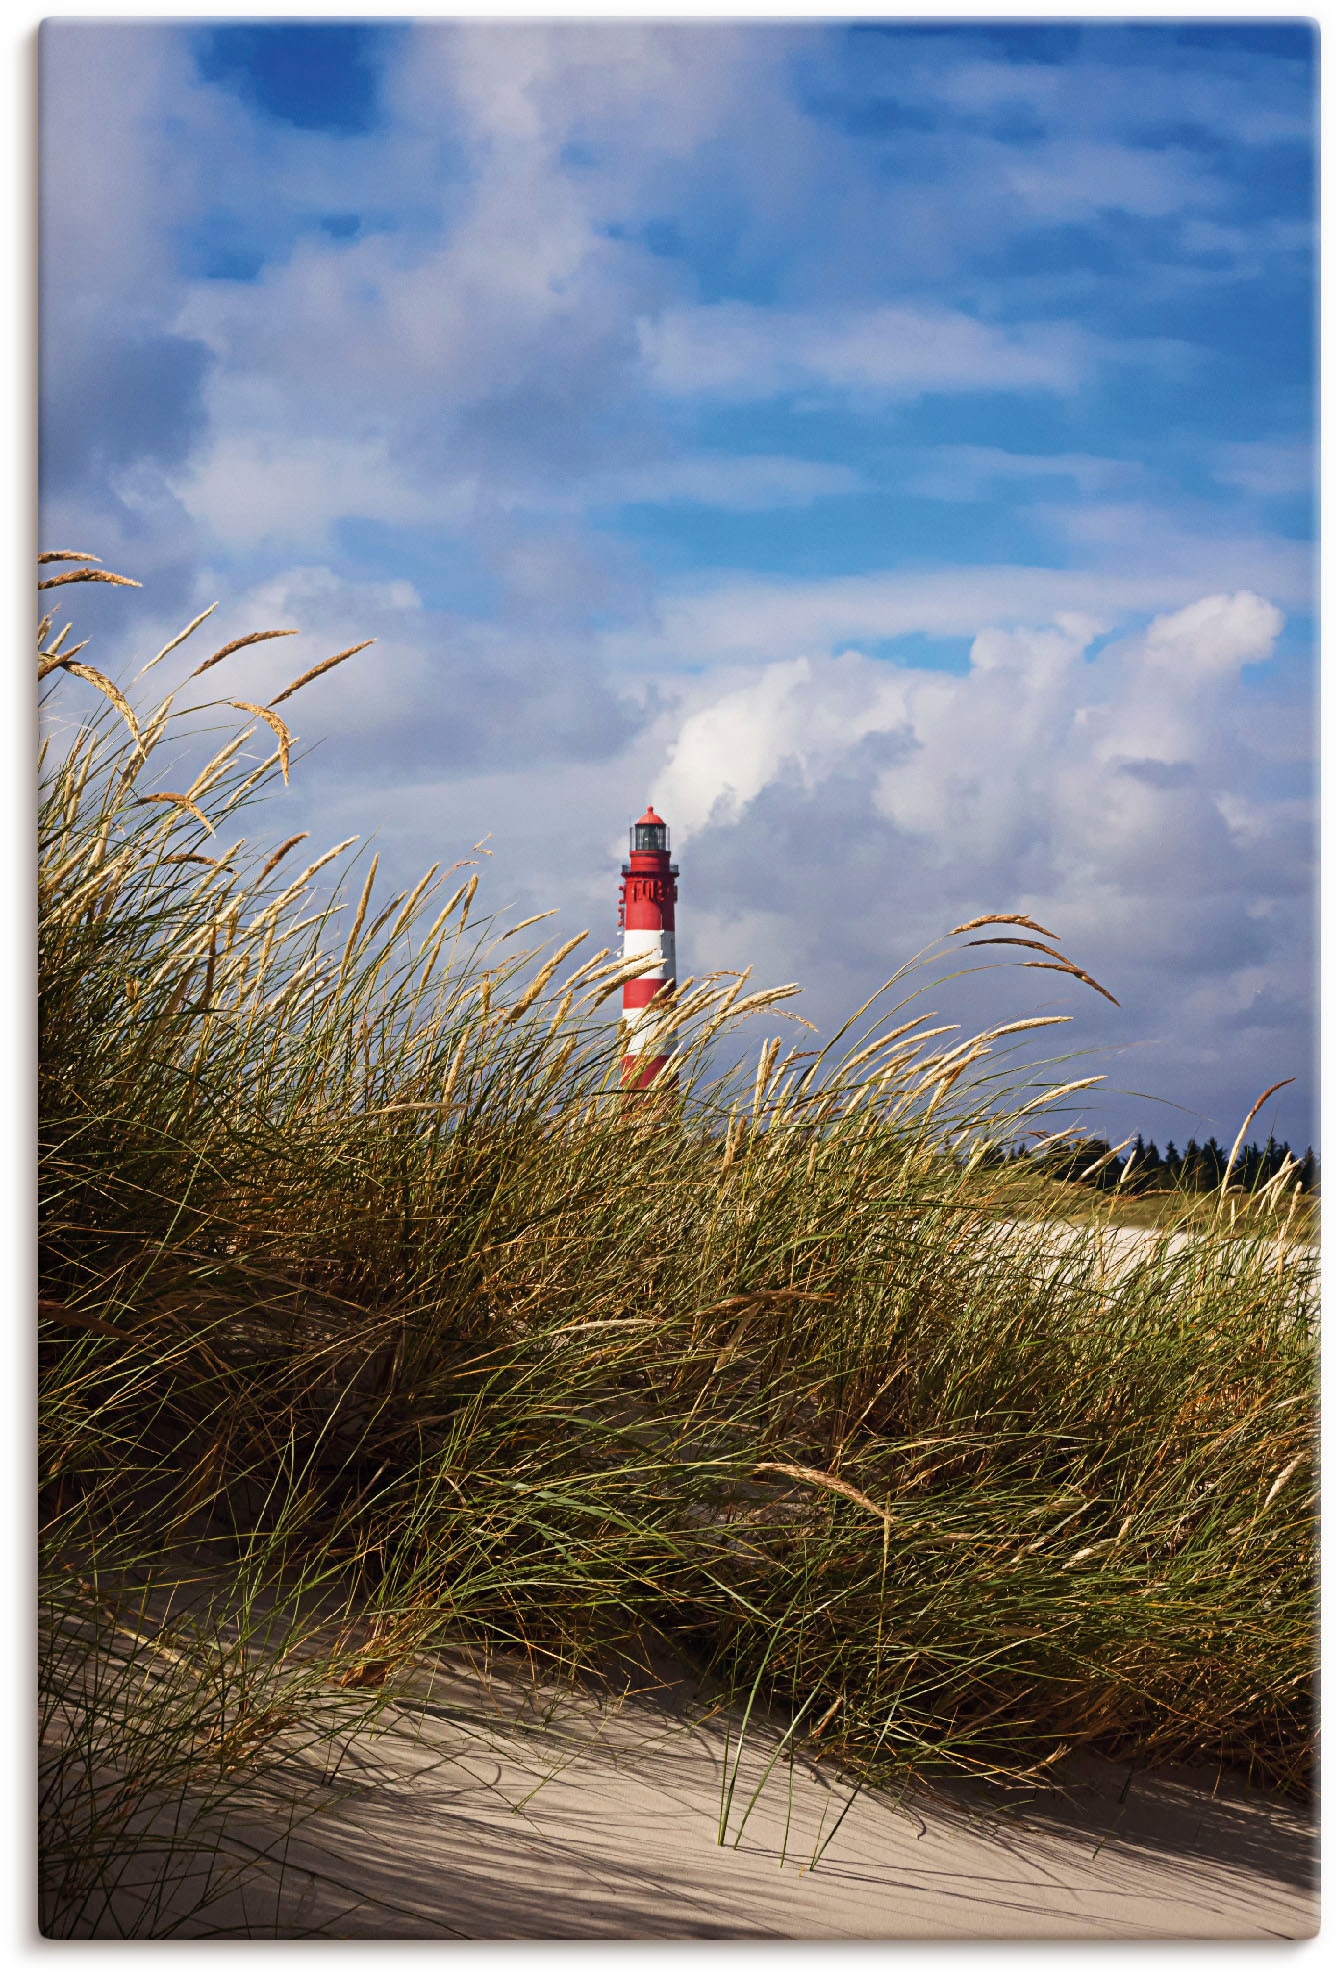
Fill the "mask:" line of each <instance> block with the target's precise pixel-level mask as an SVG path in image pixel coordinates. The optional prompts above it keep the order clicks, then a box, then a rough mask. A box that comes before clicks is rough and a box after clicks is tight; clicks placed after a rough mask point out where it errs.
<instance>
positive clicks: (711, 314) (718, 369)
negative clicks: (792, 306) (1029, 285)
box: [640, 301, 1089, 401]
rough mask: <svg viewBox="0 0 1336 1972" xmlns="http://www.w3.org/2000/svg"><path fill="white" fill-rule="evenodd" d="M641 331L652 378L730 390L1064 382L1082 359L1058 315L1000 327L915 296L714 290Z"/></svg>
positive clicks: (1053, 385)
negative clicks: (828, 299)
mask: <svg viewBox="0 0 1336 1972" xmlns="http://www.w3.org/2000/svg"><path fill="white" fill-rule="evenodd" d="M640 342H641V348H642V350H643V352H644V355H645V358H646V361H647V363H648V365H649V370H650V376H651V379H652V381H653V382H654V384H655V385H656V386H657V387H658V388H659V389H660V390H662V391H664V392H665V393H667V394H669V395H672V396H693V395H696V394H697V393H713V394H718V395H721V396H725V397H729V398H732V399H734V400H737V401H745V400H748V399H757V398H764V397H770V396H774V395H776V394H777V393H779V392H781V391H793V390H802V389H809V390H810V389H814V388H816V389H827V390H836V391H847V392H851V393H854V394H860V395H863V394H872V395H877V396H888V397H916V396H921V395H922V394H923V393H924V392H926V391H976V390H1050V391H1062V392H1065V391H1072V390H1075V389H1076V388H1077V387H1078V385H1079V384H1080V382H1081V381H1082V379H1083V377H1084V376H1085V375H1086V373H1087V370H1088V365H1089V355H1088V351H1087V349H1086V347H1085V344H1084V338H1083V337H1082V336H1081V335H1080V333H1079V332H1078V331H1077V330H1076V329H1074V328H1072V327H1070V326H1068V325H1066V324H1063V323H1022V324H1020V325H1018V326H1015V327H1005V328H1004V327H1001V326H998V325H996V324H992V323H987V322H982V321H979V320H977V319H976V318H975V317H974V316H971V315H966V314H964V313H962V312H961V311H960V310H957V309H950V308H941V307H931V306H926V305H920V306H887V307H879V308H868V309H863V310H857V311H852V310H844V311H838V310H830V311H817V310H811V311H807V312H803V313H794V312H785V311H783V310H781V309H775V308H758V307H755V306H753V305H751V304H749V303H747V302H739V301H730V302H716V303H714V304H712V305H710V306H707V307H702V308H681V309H674V310H669V311H667V312H665V313H663V314H661V315H659V316H657V317H654V318H645V319H643V320H642V322H641V324H640Z"/></svg>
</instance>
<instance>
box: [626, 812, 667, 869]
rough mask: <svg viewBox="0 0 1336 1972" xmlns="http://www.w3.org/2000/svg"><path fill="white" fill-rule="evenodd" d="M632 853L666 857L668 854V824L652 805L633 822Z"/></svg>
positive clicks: (633, 854)
mask: <svg viewBox="0 0 1336 1972" xmlns="http://www.w3.org/2000/svg"><path fill="white" fill-rule="evenodd" d="M631 854H632V856H646V855H649V856H664V857H666V856H667V854H668V824H667V822H665V821H664V819H663V816H662V815H656V814H655V812H654V810H653V808H652V807H648V808H646V810H645V812H644V814H643V815H642V816H641V817H640V820H639V821H638V822H635V823H633V824H632V827H631ZM666 867H667V866H666V864H665V868H666Z"/></svg>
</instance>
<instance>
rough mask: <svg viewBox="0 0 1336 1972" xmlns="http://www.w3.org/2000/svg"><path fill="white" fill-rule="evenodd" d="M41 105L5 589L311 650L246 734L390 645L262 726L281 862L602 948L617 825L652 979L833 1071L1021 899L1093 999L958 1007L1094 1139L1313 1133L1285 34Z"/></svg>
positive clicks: (1291, 41)
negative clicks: (460, 897) (739, 1004)
mask: <svg viewBox="0 0 1336 1972" xmlns="http://www.w3.org/2000/svg"><path fill="white" fill-rule="evenodd" d="M40 61H41V159H42V162H41V302H42V320H41V396H42V528H41V531H42V544H43V545H44V546H47V547H56V548H75V549H81V550H85V551H90V552H94V553H97V554H99V555H100V556H101V557H102V559H103V561H104V562H105V563H106V564H107V565H108V566H110V567H112V568H114V569H118V570H121V571H122V572H124V573H125V574H128V575H131V576H133V577H135V578H137V579H139V580H140V581H142V583H143V588H142V590H139V591H133V592H132V591H126V590H107V589H92V588H82V589H79V590H76V591H75V592H74V594H75V596H76V598H77V604H76V606H75V607H74V608H73V609H72V612H71V613H72V614H73V616H74V617H75V620H76V623H77V625H78V630H79V634H80V635H81V636H82V635H91V636H92V637H93V639H94V642H93V644H92V646H91V647H90V650H89V653H88V655H89V658H90V659H92V660H93V661H95V662H99V663H101V664H102V665H103V666H104V668H107V669H109V670H110V671H112V673H113V674H114V675H116V676H117V677H121V678H123V679H128V678H129V677H131V676H133V673H134V671H135V670H136V669H137V668H138V665H139V664H140V663H142V662H143V661H144V659H145V658H146V657H147V656H149V655H151V654H152V652H153V651H154V650H156V649H157V648H158V647H159V646H160V645H161V644H162V643H163V642H164V641H165V640H166V638H167V637H168V636H169V635H170V634H172V632H173V631H174V630H175V629H177V628H179V627H180V626H181V625H182V624H184V623H185V622H186V621H188V620H189V618H190V617H191V616H193V615H195V614H196V613H197V612H198V611H199V610H200V609H202V608H204V607H205V606H206V605H207V604H209V603H211V602H213V601H214V600H215V599H218V601H219V608H218V610H217V611H216V612H215V615H214V616H213V617H211V618H210V621H209V625H208V631H207V632H204V633H201V635H203V634H209V633H214V632H215V629H216V635H215V644H220V643H222V642H223V641H224V640H225V639H228V638H230V637H233V636H237V635H241V634H243V633H245V632H246V631H249V630H252V629H257V628H262V627H277V626H279V625H283V626H287V625H296V626H299V627H300V629H301V631H302V633H303V634H302V636H301V637H300V638H299V639H298V638H294V639H291V640H289V639H284V640H281V641H275V642H271V643H268V644H263V645H260V646H257V647H255V648H253V649H252V650H250V651H247V652H242V653H239V654H238V656H237V657H236V658H233V659H229V660H227V662H228V665H229V679H228V682H229V688H230V689H231V690H233V691H234V692H235V695H236V696H238V697H241V698H247V699H258V698H260V697H268V696H272V695H273V693H274V692H275V691H277V690H278V689H280V688H281V687H282V685H284V684H285V683H286V682H287V681H288V680H289V679H290V678H291V677H292V676H294V675H295V674H296V672H297V670H299V669H303V668H305V666H306V665H308V664H311V663H314V662H315V661H317V660H318V659H319V658H320V657H321V656H324V655H327V654H328V653H330V652H332V651H334V650H336V649H339V648H341V647H343V646H344V645H347V644H348V643H351V642H353V641H356V640H358V639H360V638H362V637H374V638H375V639H376V641H375V643H374V644H373V645H372V646H371V648H370V649H369V650H367V651H365V652H364V653H362V654H361V655H360V656H359V657H358V658H356V659H353V660H352V661H350V662H349V663H347V664H345V665H343V666H341V667H340V668H339V669H338V670H336V671H334V672H331V673H330V675H329V676H328V678H326V679H324V680H322V681H320V683H319V684H317V685H315V686H312V687H310V688H309V689H308V690H307V691H306V692H304V693H303V695H302V697H301V698H300V699H299V700H295V701H293V702H292V709H293V711H294V712H298V714H299V716H298V718H297V720H296V725H297V729H298V732H299V734H300V737H301V740H302V742H303V743H304V745H305V746H307V747H309V749H310V750H309V752H308V753H307V757H306V758H305V759H304V760H303V761H302V763H301V765H300V766H299V767H298V769H297V772H296V773H295V775H294V781H293V786H292V789H291V790H290V791H289V792H288V793H287V794H285V795H284V796H283V797H282V805H281V807H280V808H278V809H276V810H275V812H274V813H273V815H272V818H271V819H270V820H269V822H268V824H267V825H268V826H269V827H270V828H271V830H272V833H273V834H274V836H275V838H276V839H281V837H282V836H283V835H286V834H288V833H290V832H291V830H292V829H293V828H294V827H306V828H310V829H311V830H312V832H313V834H315V835H317V836H318V837H319V838H321V839H323V840H328V841H329V842H334V841H337V840H340V839H342V838H343V837H345V836H348V835H353V834H357V835H358V836H360V837H361V838H363V839H364V840H367V839H370V838H374V842H375V846H376V847H377V848H378V849H379V850H380V852H381V856H382V863H383V865H385V866H387V867H388V869H389V870H391V871H392V872H394V873H395V874H397V875H398V876H399V877H400V878H401V879H404V880H407V879H410V878H412V877H414V876H416V874H417V873H418V872H419V871H420V870H421V869H422V868H425V867H426V866H427V865H428V864H429V863H432V862H435V861H438V860H439V861H442V862H444V863H450V862H452V861H454V860H455V859H456V858H457V857H460V856H463V855H467V854H468V853H469V850H470V847H471V845H472V844H474V843H475V842H477V841H478V840H479V839H480V838H486V849H487V851H488V852H489V854H488V857H487V859H486V863H485V877H484V895H485V896H486V897H488V899H489V901H490V904H491V906H492V907H493V908H494V909H496V910H498V911H502V912H508V913H509V914H510V916H511V917H512V918H513V917H521V916H527V915H528V914H529V913H531V912H534V911H539V910H544V909H547V908H549V907H557V908H558V910H559V915H558V917H557V918H555V919H554V920H553V921H552V924H553V927H554V928H555V929H558V930H559V931H560V932H562V933H563V934H565V935H569V933H570V932H571V931H574V930H578V929H581V928H583V927H584V926H586V925H587V926H589V927H590V929H591V932H592V933H593V936H594V939H595V940H596V942H597V943H598V944H611V943H612V942H613V941H614V940H615V937H616V890H617V880H618V866H619V862H620V859H621V856H622V854H623V853H624V847H625V840H626V837H625V829H626V826H627V824H628V823H629V822H630V821H631V820H632V819H633V818H634V816H635V815H636V814H638V813H639V812H640V810H641V809H642V808H643V806H644V805H645V802H646V801H647V800H652V801H653V802H654V805H655V806H656V807H657V809H658V810H659V812H660V813H661V814H663V815H664V816H665V817H666V818H667V819H668V821H669V823H670V825H671V827H672V830H673V847H674V851H675V853H676V856H677V860H678V861H679V863H680V865H681V871H682V875H681V899H680V904H679V958H680V960H681V962H682V964H683V966H684V968H685V969H686V970H687V971H690V972H692V973H695V974H699V973H702V972H704V971H707V970H710V969H713V968H719V967H733V968H739V967H743V966H751V967H753V968H754V973H755V978H756V981H757V983H758V984H772V983H778V982H779V981H787V980H797V981H799V982H801V983H802V985H803V988H804V994H803V998H802V999H801V1001H798V1002H795V1003H794V1004H795V1005H797V1006H799V1007H800V1008H801V1010H802V1011H803V1012H804V1013H805V1015H806V1016H807V1017H808V1018H809V1019H811V1020H812V1021H813V1022H814V1023H815V1024H816V1025H817V1027H818V1029H819V1030H820V1031H821V1032H823V1033H826V1032H829V1031H830V1030H831V1029H832V1028H833V1027H834V1026H835V1025H837V1024H838V1022H839V1021H840V1020H841V1019H842V1018H843V1017H844V1015H845V1014H846V1013H847V1012H849V1011H852V1009H853V1008H854V1007H856V1006H857V1005H858V1004H859V1003H860V1002H861V1001H863V1000H864V999H866V998H867V996H868V995H869V994H870V993H871V992H873V991H874V990H875V988H876V987H877V986H878V985H880V984H881V982H882V981H883V980H884V979H885V978H886V977H887V976H888V975H889V974H890V973H892V972H893V971H894V970H895V969H896V968H897V967H899V966H900V965H901V964H902V963H904V962H905V961H906V960H907V959H908V958H910V957H911V956H912V954H914V953H915V952H917V951H919V950H920V949H921V948H923V947H925V946H927V945H929V944H930V943H931V942H932V941H934V940H936V939H938V938H939V937H940V936H941V935H942V934H943V933H945V932H947V931H949V930H950V929H951V927H952V926H953V925H956V924H958V923H960V922H962V921H963V920H964V919H966V918H968V917H971V916H974V915H977V914H980V913H984V912H1024V913H1026V914H1028V915H1030V916H1032V917H1034V918H1035V919H1036V920H1037V921H1038V922H1039V923H1041V924H1043V925H1045V926H1047V927H1049V928H1050V929H1051V930H1052V931H1053V932H1055V933H1056V934H1058V935H1059V936H1060V939H1061V944H1062V949H1064V950H1065V951H1067V952H1069V953H1070V954H1071V955H1072V957H1073V958H1074V959H1075V960H1076V961H1077V962H1078V963H1079V964H1080V965H1082V966H1084V967H1085V968H1087V969H1088V970H1089V971H1090V972H1091V973H1093V974H1094V976H1095V977H1096V978H1098V979H1099V980H1100V981H1101V983H1103V984H1104V985H1106V986H1107V987H1108V989H1109V990H1110V992H1112V993H1113V994H1114V995H1115V996H1116V998H1117V1000H1118V1001H1119V1003H1120V1004H1119V1005H1118V1006H1117V1007H1114V1006H1113V1005H1111V1004H1109V1003H1108V1002H1107V1001H1105V1000H1103V999H1100V998H1098V997H1097V996H1095V995H1094V994H1092V993H1090V992H1089V991H1087V990H1085V989H1081V988H1078V987H1076V986H1075V985H1074V984H1070V983H1069V982H1067V981H1065V980H1063V981H1059V980H1057V979H1056V978H1054V977H1053V976H1051V975H1047V974H1041V973H1035V972H1028V971H1019V972H1018V971H1014V970H1008V971H1006V972H1005V973H1004V974H999V973H996V972H991V973H989V974H988V975H986V976H985V977H980V978H975V979H972V980H966V981H963V982H957V983H956V984H955V985H954V986H951V987H949V988H946V989H944V994H943V998H942V1000H941V1002H940V1004H941V1006H942V1010H943V1012H944V1015H946V1016H947V1017H952V1018H956V1017H961V1018H965V1017H971V1016H977V1017H980V1018H983V1017H987V1015H988V1014H990V1013H993V1012H996V1013H998V1014H999V1015H1005V1016H1007V1017H1011V1016H1014V1015H1015V1014H1017V1013H1020V1012H1029V1011H1056V1012H1063V1013H1069V1014H1071V1015H1073V1016H1074V1018H1073V1021H1072V1025H1071V1027H1070V1028H1069V1029H1065V1030H1063V1031H1064V1033H1065V1034H1066V1035H1067V1037H1068V1040H1067V1042H1066V1043H1065V1045H1070V1046H1071V1047H1072V1048H1073V1049H1079V1050H1088V1051H1089V1052H1090V1060H1089V1062H1088V1063H1087V1064H1083V1066H1082V1067H1081V1068H1080V1069H1075V1070H1073V1071H1071V1072H1073V1073H1077V1072H1090V1073H1094V1072H1103V1073H1104V1074H1105V1075H1106V1077H1107V1081H1106V1084H1105V1085H1104V1086H1103V1088H1102V1089H1101V1091H1100V1092H1099V1093H1098V1094H1096V1095H1093V1096H1092V1097H1091V1098H1090V1100H1089V1106H1088V1110H1087V1114H1086V1123H1087V1125H1088V1127H1090V1128H1091V1129H1093V1130H1098V1131H1099V1132H1100V1133H1102V1134H1106V1135H1109V1136H1111V1137H1117V1136H1121V1135H1123V1134H1126V1133H1128V1132H1131V1131H1134V1130H1138V1129H1140V1130H1143V1131H1144V1132H1145V1133H1146V1134H1147V1135H1148V1136H1151V1135H1153V1136H1154V1137H1156V1138H1157V1140H1158V1141H1159V1142H1160V1144H1161V1146H1163V1144H1164V1142H1165V1140H1166V1139H1167V1138H1169V1137H1172V1138H1174V1139H1175V1140H1176V1142H1177V1143H1178V1144H1179V1146H1180V1148H1181V1147H1182V1145H1183V1143H1184V1142H1185V1141H1186V1139H1187V1138H1188V1137H1189V1136H1196V1137H1198V1138H1199V1139H1201V1138H1205V1137H1206V1136H1208V1135H1211V1134H1214V1135H1215V1136H1217V1137H1218V1138H1221V1139H1222V1140H1223V1141H1225V1142H1226V1143H1228V1142H1230V1141H1232V1139H1233V1136H1234V1133H1235V1131H1236V1129H1237V1128H1238V1126H1239V1124H1240V1123H1241V1122H1242V1120H1243V1117H1244V1114H1245V1113H1246V1111H1247V1109H1248V1108H1249V1106H1250V1105H1251V1103H1252V1102H1253V1100H1254V1099H1255V1097H1256V1096H1257V1095H1258V1094H1259V1093H1260V1092H1261V1090H1262V1089H1263V1088H1264V1087H1266V1086H1267V1085H1268V1084H1270V1083H1272V1082H1276V1081H1279V1080H1280V1079H1281V1078H1282V1077H1287V1076H1293V1077H1295V1078H1296V1080H1295V1083H1294V1085H1293V1086H1292V1087H1290V1088H1287V1089H1286V1090H1284V1091H1283V1092H1282V1094H1281V1095H1280V1096H1279V1097H1278V1098H1276V1099H1275V1101H1274V1102H1273V1103H1272V1104H1271V1105H1270V1107H1269V1108H1268V1109H1267V1111H1266V1112H1265V1113H1264V1115H1263V1117H1262V1118H1261V1119H1260V1121H1261V1125H1262V1128H1263V1132H1264V1130H1265V1128H1266V1127H1267V1126H1273V1127H1274V1128H1275V1130H1276V1134H1277V1135H1278V1136H1282V1137H1288V1138H1290V1140H1291V1141H1293V1142H1295V1143H1296V1144H1298V1145H1299V1146H1300V1147H1302V1146H1303V1145H1304V1144H1305V1143H1307V1142H1308V1141H1310V1140H1311V1139H1312V1137H1313V1135H1314V1130H1315V1123H1314V1115H1315V1104H1316V1091H1315V1066H1314V1046H1315V1043H1314V1020H1315V1009H1314V1002H1315V991H1314V981H1313V967H1314V940H1315V922H1314V920H1315V867H1314V849H1315V841H1314V827H1315V819H1314V780H1315V760H1314V755H1315V681H1316V669H1315V667H1316V654H1315V623H1314V609H1315V600H1314V592H1315V572H1314V560H1313V527H1314V504H1315V499H1314V485H1313V473H1314V458H1313V417H1314V350H1313V308H1314V294H1313V283H1314V277H1315V266H1314V245H1315V242H1314V230H1313V204H1314V186H1313V173H1314V151H1315V129H1314V89H1315V79H1316V61H1317V48H1316V36H1315V34H1314V32H1313V30H1312V29H1311V27H1309V26H1308V25H1306V24H1304V23H1302V22H1297V21H1296V22H1286V21H1274V22H1266V23H1259V22H1252V23H1246V22H1216V23H1209V22H1206V21H1201V20H1194V21H1189V22H1180V23H1176V24H1175V23H1168V24H1164V23H1158V24H1149V23H1138V24H1126V23H1124V24H1115V23H1102V22H1096V21H1087V22H1085V23H1081V22H1076V23H1070V22H1068V23H1062V22H1053V23H1038V24H1031V25H1019V24H1009V23H1005V22H1003V23H999V22H987V23H974V24H970V23H964V22H948V21H945V20H939V21H934V22H929V23H926V24H923V23H920V24H918V25H913V24H889V25H888V24H878V23H863V22H856V23H842V22H839V21H834V20H824V21H823V20H817V21H806V22H770V23H757V22H749V21H743V22H699V21H695V22H693V21H684V22H677V23H657V24H655V23H648V22H641V21H637V20H623V21H589V22H583V23H582V22H571V21H553V22H543V21H532V22H509V21H497V20H492V21H485V20H484V21H473V22H457V21H442V20H424V21H412V20H404V21H376V22H374V23H370V22H359V21H357V20H339V21H336V22H327V23H314V22H279V21H251V22H245V21H233V20H226V21H224V20H218V21H213V22H211V21H209V20H207V19H206V20H193V21H179V20H178V21H166V20H143V21H126V20H56V21H48V22H47V23H46V24H45V26H44V27H43V30H42V37H41V50H40ZM212 647H213V646H211V648H212ZM191 649H192V651H193V644H192V646H191ZM197 658H198V653H197V654H196V657H195V661H197ZM181 663H182V664H183V665H184V664H185V655H184V654H183V656H182V659H181ZM186 668H188V666H187V667H186ZM161 673H165V674H168V675H167V677H166V679H165V682H171V664H170V662H169V664H166V665H164V666H163V667H161ZM160 675H161V674H160ZM69 689H71V690H72V689H73V687H70V688H69ZM71 702H72V701H71ZM971 956H972V957H973V958H974V959H982V958H984V957H986V956H987V955H986V954H983V953H974V954H972V955H971ZM934 1004H938V1002H936V1001H935V1002H934Z"/></svg>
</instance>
